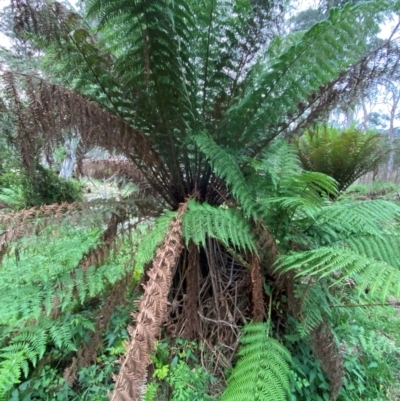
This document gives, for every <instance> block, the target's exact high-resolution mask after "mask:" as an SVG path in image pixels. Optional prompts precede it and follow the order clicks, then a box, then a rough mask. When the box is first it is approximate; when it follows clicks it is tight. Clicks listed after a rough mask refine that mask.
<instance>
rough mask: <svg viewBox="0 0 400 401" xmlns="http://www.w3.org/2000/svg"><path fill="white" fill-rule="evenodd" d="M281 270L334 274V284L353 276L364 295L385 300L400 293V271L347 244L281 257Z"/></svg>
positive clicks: (318, 274) (311, 274) (308, 274)
mask: <svg viewBox="0 0 400 401" xmlns="http://www.w3.org/2000/svg"><path fill="white" fill-rule="evenodd" d="M277 266H278V268H277V269H278V270H280V271H282V272H287V271H291V270H297V277H301V276H317V277H321V278H322V277H326V276H330V277H332V278H333V279H334V280H335V281H334V284H338V283H342V282H343V281H344V280H346V279H351V280H352V282H354V285H355V287H356V289H357V290H358V292H359V293H360V294H361V293H363V292H364V291H365V290H366V289H368V290H369V294H371V295H376V296H378V297H379V298H380V299H383V300H385V299H386V298H387V297H388V296H389V295H392V296H395V297H399V296H400V270H399V269H398V268H397V267H393V266H391V265H389V264H387V263H385V262H381V261H377V260H374V259H372V258H368V257H366V256H363V255H360V254H359V253H356V252H354V251H352V250H350V249H347V248H343V247H341V248H340V247H337V248H333V247H321V248H319V249H316V250H313V251H306V252H301V253H295V254H292V255H287V256H281V257H280V258H279V260H278V264H277Z"/></svg>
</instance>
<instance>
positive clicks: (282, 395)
mask: <svg viewBox="0 0 400 401" xmlns="http://www.w3.org/2000/svg"><path fill="white" fill-rule="evenodd" d="M269 330H270V327H269V324H268V323H253V324H249V325H246V326H244V328H243V337H242V338H241V339H240V342H241V344H242V346H241V348H240V350H239V353H238V355H239V356H240V359H239V361H238V362H237V364H236V366H235V368H234V370H233V372H232V374H231V376H230V377H229V379H228V387H227V388H226V390H225V392H224V394H223V395H222V397H221V401H231V400H232V401H286V400H287V397H288V393H289V391H290V384H289V372H290V369H289V365H288V363H289V361H290V359H291V357H290V354H289V352H288V351H287V350H286V348H285V347H283V346H282V345H281V344H280V343H279V342H278V341H276V340H274V339H273V338H271V337H270V336H269Z"/></svg>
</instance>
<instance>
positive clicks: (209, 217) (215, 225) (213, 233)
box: [183, 200, 255, 251]
mask: <svg viewBox="0 0 400 401" xmlns="http://www.w3.org/2000/svg"><path fill="white" fill-rule="evenodd" d="M183 237H184V238H185V241H186V245H188V244H189V241H191V240H192V241H193V242H194V243H195V244H196V245H203V246H206V239H207V237H210V238H216V239H217V240H219V241H222V242H223V243H224V244H225V245H227V246H233V247H235V248H237V249H238V250H242V251H245V250H250V251H254V250H255V244H254V240H253V237H252V236H251V234H250V227H249V225H248V223H247V221H246V220H245V219H243V218H242V217H241V216H240V215H239V214H238V213H235V212H234V211H233V210H231V209H226V208H223V207H218V208H217V207H213V206H211V205H209V204H207V203H201V204H200V203H197V202H195V201H194V200H190V201H189V203H188V209H187V211H186V213H185V214H184V215H183Z"/></svg>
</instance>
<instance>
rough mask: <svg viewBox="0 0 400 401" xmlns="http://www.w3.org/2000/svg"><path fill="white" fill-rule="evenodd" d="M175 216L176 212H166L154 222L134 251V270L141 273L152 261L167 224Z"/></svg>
mask: <svg viewBox="0 0 400 401" xmlns="http://www.w3.org/2000/svg"><path fill="white" fill-rule="evenodd" d="M175 216H176V212H167V213H165V214H164V215H163V216H160V217H158V218H157V219H156V220H155V222H154V225H153V226H152V227H151V229H150V232H149V233H148V234H147V235H146V236H145V237H144V238H143V239H142V240H141V241H140V244H139V246H138V249H137V251H136V255H135V263H136V269H139V270H140V271H143V269H144V266H145V265H146V264H147V263H149V262H150V261H151V260H152V259H153V257H154V254H155V252H156V249H157V246H158V245H159V244H160V243H161V242H162V241H163V239H164V236H165V234H166V233H167V231H168V226H169V223H170V222H171V220H172V219H173V218H174V217H175Z"/></svg>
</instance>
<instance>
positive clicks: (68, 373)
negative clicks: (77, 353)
mask: <svg viewBox="0 0 400 401" xmlns="http://www.w3.org/2000/svg"><path fill="white" fill-rule="evenodd" d="M77 371H78V359H77V358H75V357H73V358H72V363H71V365H70V366H68V367H67V368H65V370H64V373H63V377H64V379H65V381H66V382H67V383H68V384H69V386H70V387H72V386H73V384H74V383H75V382H76V379H77V377H76V372H77Z"/></svg>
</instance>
